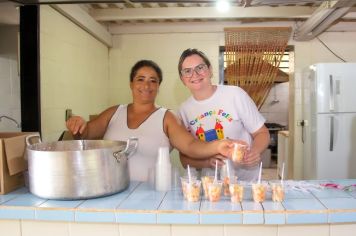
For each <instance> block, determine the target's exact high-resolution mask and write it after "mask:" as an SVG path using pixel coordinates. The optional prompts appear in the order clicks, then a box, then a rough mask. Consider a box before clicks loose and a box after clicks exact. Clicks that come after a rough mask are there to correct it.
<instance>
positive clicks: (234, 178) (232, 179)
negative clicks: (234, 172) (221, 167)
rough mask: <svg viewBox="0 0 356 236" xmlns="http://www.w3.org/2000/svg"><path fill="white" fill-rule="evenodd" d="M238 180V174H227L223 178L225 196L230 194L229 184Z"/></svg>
mask: <svg viewBox="0 0 356 236" xmlns="http://www.w3.org/2000/svg"><path fill="white" fill-rule="evenodd" d="M236 182H237V176H230V177H229V176H225V177H224V179H223V190H224V196H230V189H229V185H230V184H231V183H236Z"/></svg>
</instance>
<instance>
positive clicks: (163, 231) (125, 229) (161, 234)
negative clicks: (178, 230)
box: [119, 224, 171, 236]
mask: <svg viewBox="0 0 356 236" xmlns="http://www.w3.org/2000/svg"><path fill="white" fill-rule="evenodd" d="M119 231H120V235H121V236H123V235H124V236H137V235H148V234H149V235H154V236H170V235H171V226H169V225H145V226H144V227H142V225H137V224H120V225H119Z"/></svg>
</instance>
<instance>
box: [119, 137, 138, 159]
mask: <svg viewBox="0 0 356 236" xmlns="http://www.w3.org/2000/svg"><path fill="white" fill-rule="evenodd" d="M137 146H138V138H136V137H131V138H129V139H127V144H126V147H125V149H124V150H122V151H117V152H114V153H113V155H114V157H115V159H116V160H117V158H118V157H119V156H120V154H122V153H124V154H125V155H126V156H127V157H130V156H131V155H132V154H134V153H135V151H136V149H137Z"/></svg>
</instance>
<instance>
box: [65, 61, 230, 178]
mask: <svg viewBox="0 0 356 236" xmlns="http://www.w3.org/2000/svg"><path fill="white" fill-rule="evenodd" d="M161 82H162V71H161V69H160V68H159V66H158V65H157V64H156V63H155V62H153V61H150V60H141V61H138V62H137V63H136V64H135V65H134V66H133V67H132V69H131V74H130V88H131V92H132V103H130V104H124V105H116V106H113V107H110V108H108V109H106V110H105V111H103V112H102V113H101V114H100V115H99V116H98V117H96V118H95V119H94V120H91V121H89V122H86V121H85V120H84V119H83V118H82V117H80V116H73V117H71V118H70V119H69V120H68V121H67V123H66V125H67V128H68V130H69V131H71V133H72V134H73V135H74V136H80V138H81V139H107V140H120V141H126V140H127V139H128V138H130V137H137V138H138V148H137V150H136V152H135V153H134V154H133V155H132V156H131V157H130V158H129V172H130V179H131V180H137V181H147V180H148V177H149V176H148V174H149V173H148V170H149V169H150V168H153V167H154V165H155V162H156V158H157V155H158V149H159V147H164V146H166V147H167V146H168V147H170V146H171V145H172V146H173V147H175V148H177V149H178V150H179V151H180V152H182V153H186V154H187V155H191V156H200V157H203V156H207V155H215V154H218V153H220V154H221V155H224V156H229V155H231V152H232V148H233V144H232V142H231V141H222V142H213V143H210V144H206V143H205V142H200V141H198V140H196V139H194V138H193V137H192V136H191V135H190V134H189V133H188V132H187V131H186V130H185V129H184V128H183V127H182V126H181V124H180V121H179V119H178V118H177V117H176V116H175V115H174V114H173V113H172V112H171V111H169V110H167V109H165V108H162V107H159V106H156V105H155V99H156V96H157V93H158V90H159V86H160V84H161Z"/></svg>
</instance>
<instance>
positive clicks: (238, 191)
mask: <svg viewBox="0 0 356 236" xmlns="http://www.w3.org/2000/svg"><path fill="white" fill-rule="evenodd" d="M229 189H230V196H231V202H232V203H238V202H242V199H243V197H244V185H243V184H242V183H241V182H240V183H231V184H230V186H229Z"/></svg>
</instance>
